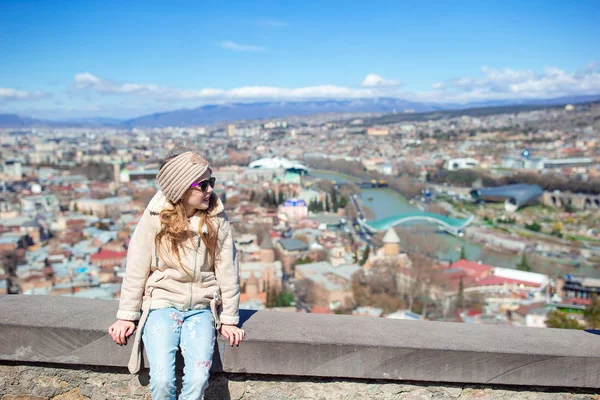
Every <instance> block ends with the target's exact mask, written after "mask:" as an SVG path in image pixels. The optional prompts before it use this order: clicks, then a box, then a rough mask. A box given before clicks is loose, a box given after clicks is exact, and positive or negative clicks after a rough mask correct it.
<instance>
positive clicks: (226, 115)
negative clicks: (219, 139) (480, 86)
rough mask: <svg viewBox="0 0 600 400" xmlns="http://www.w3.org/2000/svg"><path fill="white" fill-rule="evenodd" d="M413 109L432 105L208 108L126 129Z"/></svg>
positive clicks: (147, 119) (386, 101) (364, 102)
mask: <svg viewBox="0 0 600 400" xmlns="http://www.w3.org/2000/svg"><path fill="white" fill-rule="evenodd" d="M405 109H413V110H415V111H429V110H433V109H436V107H435V106H434V105H431V104H426V103H416V102H410V101H406V100H401V99H392V98H381V99H359V100H324V101H297V102H282V101H279V102H261V103H233V104H224V105H208V106H203V107H198V108H193V109H185V110H175V111H170V112H165V113H156V114H150V115H146V116H142V117H139V118H134V119H131V120H129V121H125V122H124V125H125V126H129V127H150V126H175V125H179V126H185V125H203V124H211V123H215V122H225V121H239V120H254V119H265V118H282V117H287V116H292V115H311V114H323V113H342V112H343V113H352V112H382V113H387V112H392V111H394V110H397V111H400V112H401V111H403V110H405Z"/></svg>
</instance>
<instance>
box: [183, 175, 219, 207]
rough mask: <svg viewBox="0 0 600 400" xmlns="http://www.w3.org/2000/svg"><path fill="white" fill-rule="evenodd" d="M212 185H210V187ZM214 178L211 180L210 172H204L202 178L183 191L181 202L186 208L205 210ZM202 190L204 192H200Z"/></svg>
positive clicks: (208, 202)
mask: <svg viewBox="0 0 600 400" xmlns="http://www.w3.org/2000/svg"><path fill="white" fill-rule="evenodd" d="M211 183H212V185H211ZM213 186H214V178H211V176H210V171H206V172H205V173H204V174H202V176H201V177H200V178H199V179H198V180H197V181H196V182H194V183H193V184H192V187H190V188H189V189H188V190H186V191H185V193H184V194H183V197H182V198H181V200H182V201H183V204H184V206H186V208H187V207H188V206H189V207H194V208H195V209H197V210H201V211H204V210H207V209H208V206H209V204H210V197H211V195H212V192H213ZM202 189H204V191H203V190H202Z"/></svg>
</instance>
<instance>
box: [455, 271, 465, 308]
mask: <svg viewBox="0 0 600 400" xmlns="http://www.w3.org/2000/svg"><path fill="white" fill-rule="evenodd" d="M464 291H465V289H464V286H463V280H462V277H461V278H460V281H458V294H457V295H456V307H457V308H459V309H462V308H464V307H465V292H464Z"/></svg>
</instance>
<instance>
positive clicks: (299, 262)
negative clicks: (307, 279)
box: [296, 256, 312, 265]
mask: <svg viewBox="0 0 600 400" xmlns="http://www.w3.org/2000/svg"><path fill="white" fill-rule="evenodd" d="M310 263H312V260H311V259H310V257H308V256H307V257H304V258H299V259H297V260H296V265H302V264H310Z"/></svg>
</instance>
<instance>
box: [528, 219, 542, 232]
mask: <svg viewBox="0 0 600 400" xmlns="http://www.w3.org/2000/svg"><path fill="white" fill-rule="evenodd" d="M525 229H529V230H530V231H533V232H540V231H541V230H542V226H541V225H540V224H538V223H537V222H535V221H533V222H532V223H531V224H525Z"/></svg>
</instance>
